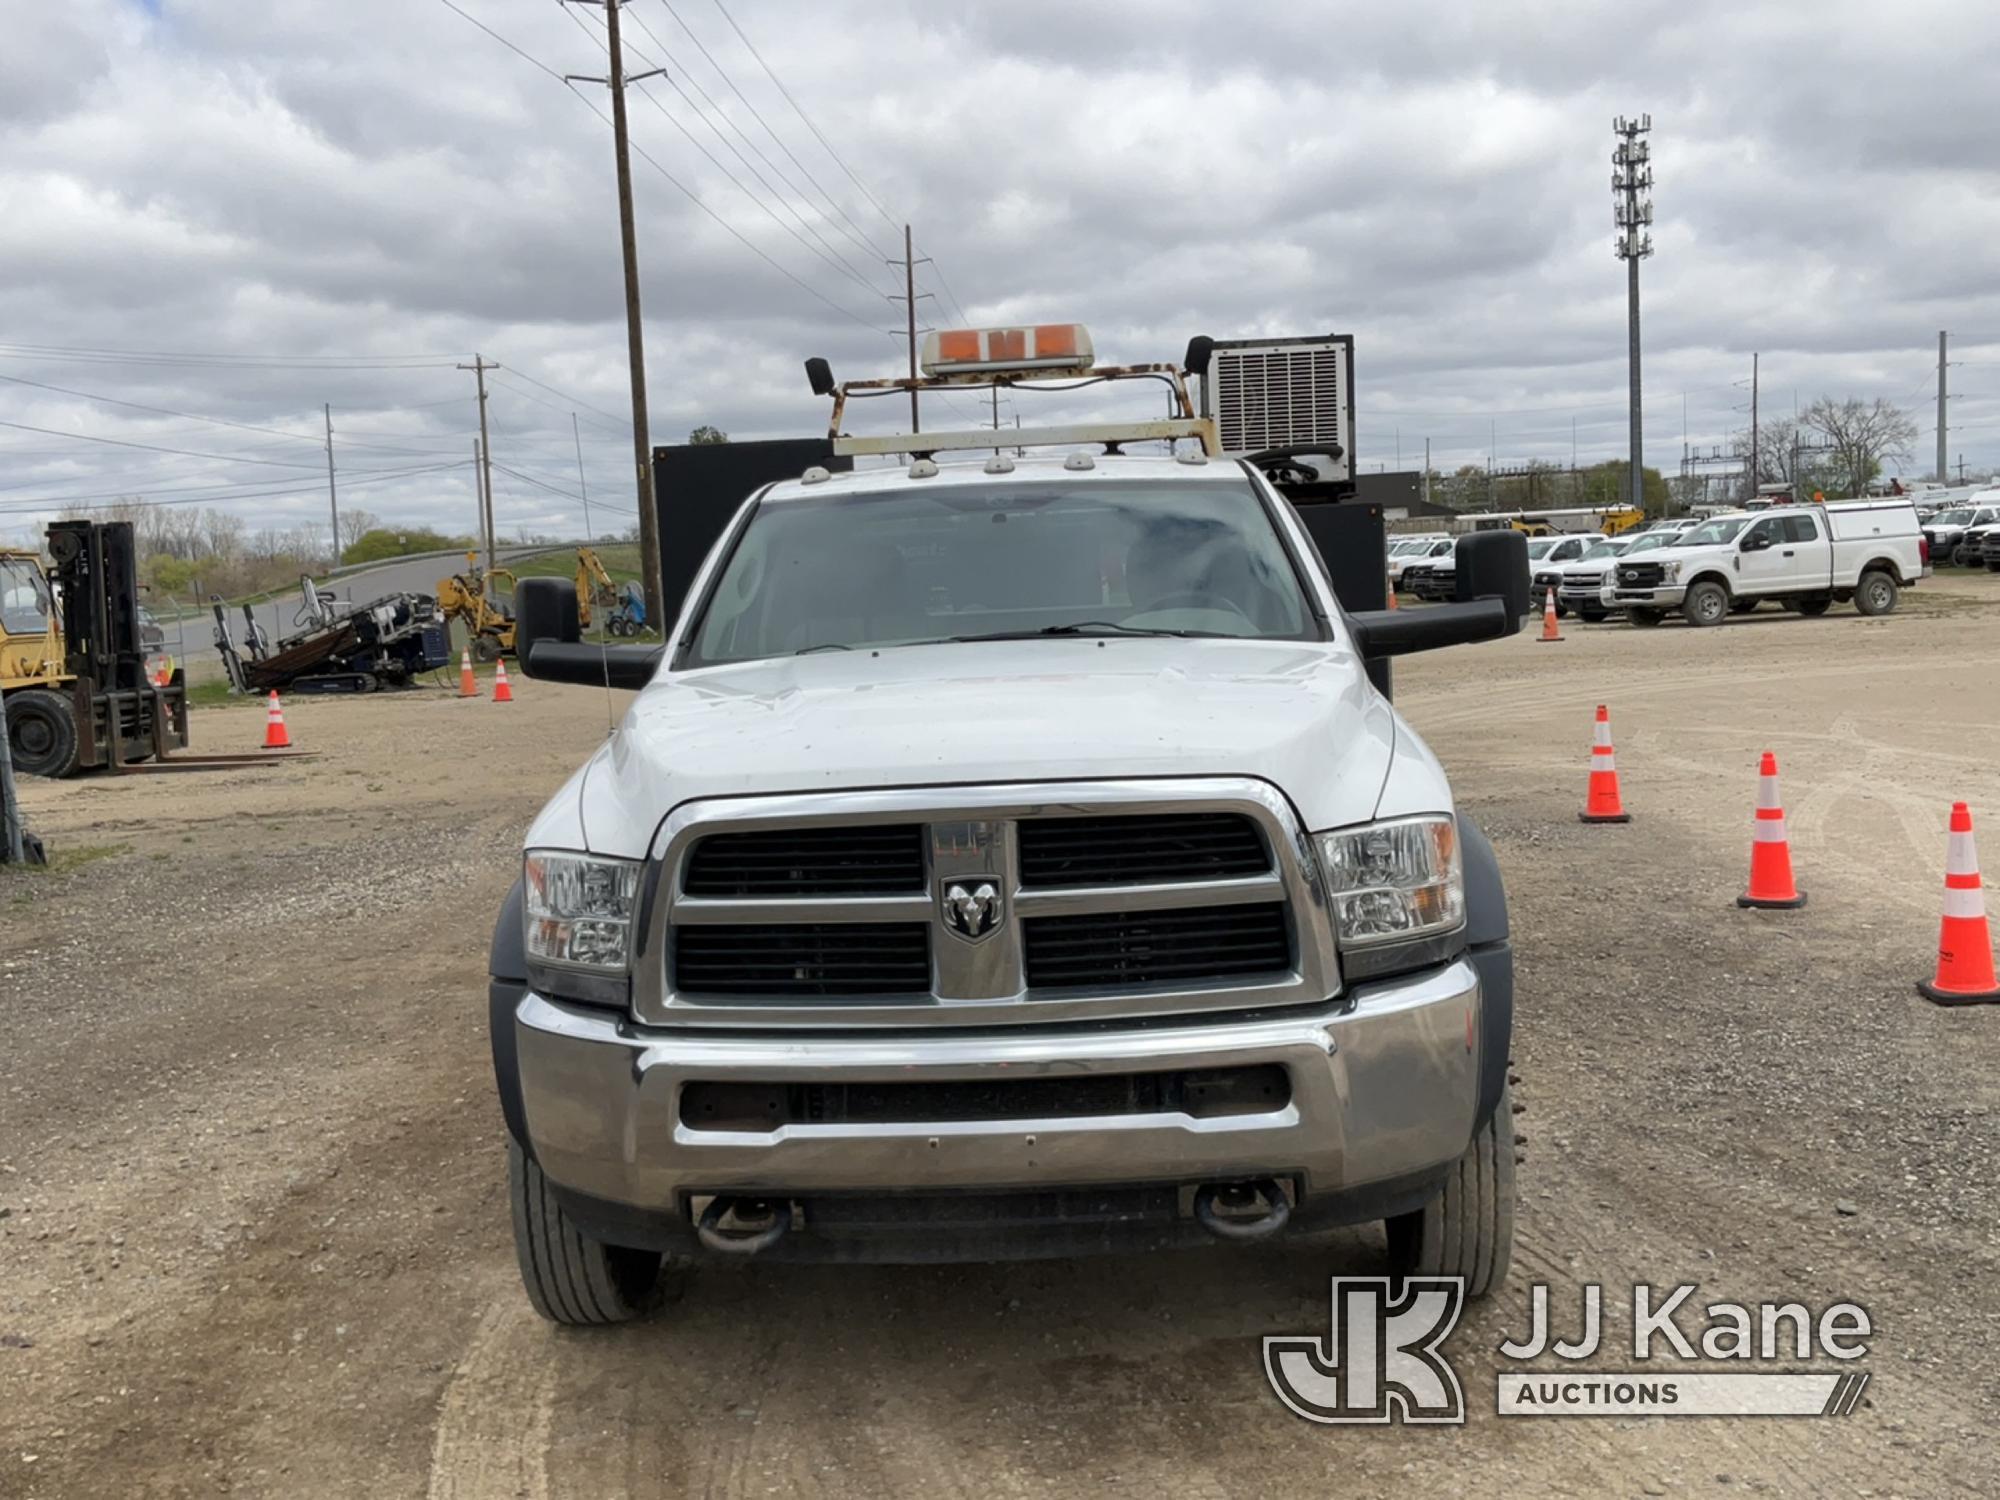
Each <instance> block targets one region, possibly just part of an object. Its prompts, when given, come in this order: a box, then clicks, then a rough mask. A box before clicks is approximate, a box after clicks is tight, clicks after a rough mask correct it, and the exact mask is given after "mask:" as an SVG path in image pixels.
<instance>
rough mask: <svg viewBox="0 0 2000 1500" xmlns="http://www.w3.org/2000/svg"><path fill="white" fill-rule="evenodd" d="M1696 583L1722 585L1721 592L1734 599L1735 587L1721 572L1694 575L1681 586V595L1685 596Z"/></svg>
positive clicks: (1725, 574) (1727, 576)
mask: <svg viewBox="0 0 2000 1500" xmlns="http://www.w3.org/2000/svg"><path fill="white" fill-rule="evenodd" d="M1731 561H1732V562H1734V561H1735V559H1733V558H1732V559H1731ZM1697 583H1719V584H1721V585H1722V591H1723V592H1724V593H1725V594H1727V595H1729V597H1730V598H1732V599H1734V598H1735V597H1736V585H1735V584H1734V583H1732V582H1731V581H1730V578H1729V575H1728V574H1727V573H1722V572H1708V573H1697V574H1695V575H1694V577H1692V578H1690V579H1688V580H1687V581H1686V582H1685V583H1683V584H1682V585H1681V592H1682V594H1684V595H1685V594H1686V593H1687V592H1688V591H1689V590H1691V589H1692V588H1693V587H1694V586H1695V585H1696V584H1697Z"/></svg>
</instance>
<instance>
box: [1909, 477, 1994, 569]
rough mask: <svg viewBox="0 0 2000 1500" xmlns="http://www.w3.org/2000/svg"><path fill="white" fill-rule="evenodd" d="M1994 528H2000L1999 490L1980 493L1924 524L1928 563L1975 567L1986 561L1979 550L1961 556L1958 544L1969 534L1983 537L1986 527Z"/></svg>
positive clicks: (1938, 513)
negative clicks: (1927, 544) (1929, 555)
mask: <svg viewBox="0 0 2000 1500" xmlns="http://www.w3.org/2000/svg"><path fill="white" fill-rule="evenodd" d="M1995 525H2000V490H1985V491H1982V492H1981V493H1979V494H1977V495H1974V496H1973V497H1972V498H1971V499H1970V500H1967V501H1966V502H1965V503H1964V504H1962V505H1954V506H1952V507H1951V508H1950V509H1949V510H1941V511H1939V512H1937V514H1935V515H1933V516H1932V517H1931V518H1930V519H1929V520H1928V521H1925V522H1924V523H1923V533H1924V540H1925V541H1926V542H1928V543H1930V549H1931V562H1932V563H1933V564H1934V565H1935V566H1938V567H1943V566H1944V565H1945V564H1946V563H1954V562H1956V563H1963V564H1965V565H1966V566H1967V567H1974V568H1976V567H1978V566H1979V565H1980V563H1982V562H1983V561H1985V559H1984V558H1983V557H1981V556H1980V555H1979V549H1978V548H1977V547H1976V546H1975V547H1969V548H1967V549H1966V550H1965V552H1964V554H1963V555H1961V553H1960V551H1959V543H1961V542H1962V541H1964V540H1965V537H1966V534H1967V533H1968V532H1973V531H1977V532H1981V533H1982V534H1983V533H1984V531H1985V530H1986V529H1987V528H1988V527H1991V526H1995Z"/></svg>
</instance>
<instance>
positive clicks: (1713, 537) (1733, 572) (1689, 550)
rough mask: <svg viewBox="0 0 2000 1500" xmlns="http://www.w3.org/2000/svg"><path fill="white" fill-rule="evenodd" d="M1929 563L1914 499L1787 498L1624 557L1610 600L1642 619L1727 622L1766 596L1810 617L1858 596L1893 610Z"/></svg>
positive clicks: (1875, 609) (1879, 611)
mask: <svg viewBox="0 0 2000 1500" xmlns="http://www.w3.org/2000/svg"><path fill="white" fill-rule="evenodd" d="M1926 567H1927V559H1926V550H1925V545H1924V539H1923V537H1922V535H1921V534H1920V533H1919V531H1918V529H1917V512H1916V509H1915V507H1913V506H1912V505H1911V504H1910V502H1909V501H1908V500H1906V499H1894V500H1853V501H1847V502H1843V503H1837V504H1831V505H1787V506H1779V507H1776V508H1774V509H1771V510H1763V511H1757V512H1755V513H1754V514H1743V515H1733V516H1717V517H1715V518H1714V519H1712V520H1709V521H1704V522H1703V523H1702V524H1701V525H1700V526H1698V527H1696V528H1695V529H1694V530H1693V531H1690V532H1688V533H1687V534H1686V535H1685V536H1683V537H1682V538H1681V540H1680V541H1679V542H1678V543H1677V544H1676V545H1674V546H1673V547H1671V548H1667V549H1665V551H1664V552H1662V553H1655V554H1648V555H1646V556H1642V557H1631V558H1620V559H1619V561H1618V563H1617V566H1616V570H1615V571H1616V580H1617V581H1616V586H1615V587H1614V588H1613V589H1612V591H1611V595H1610V603H1611V604H1612V605H1613V606H1614V607H1615V608H1618V609H1622V610H1624V611H1625V618H1626V619H1628V620H1630V621H1631V622H1632V623H1633V624H1634V625H1642V626H1646V625H1657V624H1659V623H1660V621H1661V620H1663V619H1664V618H1665V617H1666V616H1667V614H1668V613H1669V612H1670V611H1678V612H1679V613H1680V614H1681V616H1682V617H1683V618H1684V619H1685V620H1686V621H1687V622H1688V623H1689V624H1690V625H1701V626H1708V625H1720V624H1721V623H1722V622H1723V621H1724V620H1725V619H1727V618H1728V617H1729V615H1730V614H1731V612H1732V611H1735V612H1741V611H1742V610H1744V609H1745V608H1754V607H1755V606H1756V605H1757V604H1758V603H1760V602H1761V601H1763V600H1766V599H1775V600H1777V601H1778V602H1780V603H1781V604H1783V606H1784V607H1785V608H1786V609H1788V610H1791V611H1793V612H1794V613H1797V614H1802V615H1819V614H1825V613H1826V611H1827V610H1828V608H1830V607H1831V606H1832V605H1834V604H1836V603H1839V604H1844V603H1846V602H1847V601H1848V600H1850V599H1851V600H1853V601H1854V607H1855V608H1856V609H1858V610H1860V611H1861V613H1862V614H1864V615H1886V614H1889V613H1891V612H1892V611H1894V609H1895V608H1896V602H1897V600H1898V598H1899V597H1900V594H1901V591H1902V590H1903V589H1904V588H1907V587H1908V586H1910V585H1911V584H1914V583H1915V582H1916V581H1917V580H1918V579H1919V578H1921V577H1923V575H1924V573H1925V571H1926Z"/></svg>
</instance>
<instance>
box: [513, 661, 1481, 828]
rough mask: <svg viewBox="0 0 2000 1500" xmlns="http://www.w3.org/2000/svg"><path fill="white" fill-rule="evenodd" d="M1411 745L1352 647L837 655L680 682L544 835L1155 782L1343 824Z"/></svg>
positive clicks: (1362, 815) (586, 773) (1372, 798)
mask: <svg viewBox="0 0 2000 1500" xmlns="http://www.w3.org/2000/svg"><path fill="white" fill-rule="evenodd" d="M1395 746H1396V717H1395V714H1394V713H1393V712H1392V711H1391V709H1390V708H1389V706H1388V705H1387V704H1386V703H1385V702H1384V701H1383V700H1382V698H1381V697H1380V696H1378V695H1377V694H1376V693H1375V692H1374V691H1373V690H1372V689H1371V688H1370V687H1369V686H1368V684H1367V680H1366V678H1365V676H1364V675H1363V674H1362V672H1361V670H1360V666H1359V663H1358V662H1357V660H1356V658H1355V657H1354V655H1353V654H1352V652H1350V651H1348V650H1347V649H1346V648H1345V647H1344V646H1343V645H1333V644H1327V643H1321V642H1294V641H1207V640H1203V641H1192V640H1180V639H1174V640H1143V639H1111V640H1098V639H1094V638H1090V639H1068V640H1037V641H1005V642H1002V641H993V642H967V643H954V644H949V645H938V646H906V647H898V648H894V649H890V650H884V651H882V652H880V653H874V652H869V651H836V652H821V653H815V654H812V655H809V656H797V657H784V658H780V659H776V660H771V661H759V662H748V663H744V664H741V665H734V666H727V667H711V668H704V669H701V670H697V671H693V672H681V673H675V674H669V675H665V676H662V677H661V678H659V679H658V680H656V681H655V682H654V683H653V684H652V685H651V686H649V687H648V688H646V689H645V691H643V692H642V693H641V694H640V695H639V697H638V698H637V699H636V700H635V701H634V702H633V704H632V707H631V710H630V712H629V713H628V714H627V715H626V717H625V722H624V724H623V726H622V727H621V728H620V730H619V732H618V733H617V734H616V735H615V736H614V737H613V738H612V739H611V740H610V741H608V742H607V743H606V744H605V745H604V746H603V747H602V748H601V749H600V750H599V751H598V752H597V754H596V755H595V756H593V757H592V759H591V761H590V762H589V763H588V764H587V765H586V766H585V767H584V769H583V770H582V771H581V772H580V773H579V774H578V775H577V776H576V777H575V778H573V779H572V780H571V782H570V784H569V785H568V786H567V787H565V788H564V789H563V791H562V792H561V793H559V794H558V795H557V797H556V798H555V799H554V800H553V801H552V802H551V803H550V804H549V806H548V807H547V808H546V809H544V811H543V813H542V816H541V817H540V818H538V819H537V820H536V823H535V825H534V827H533V828H532V829H531V831H530V833H529V839H528V841H529V843H530V844H538V843H539V844H544V845H551V846H555V847H575V846H576V844H577V842H578V841H579V840H581V842H582V845H583V847H586V848H589V849H592V850H595V851H598V852H602V853H607V854H616V855H623V856H628V857H639V856H641V855H643V854H645V853H646V852H647V850H648V849H649V848H650V846H651V845H652V842H653V838H654V834H655V832H656V831H657V830H658V828H659V826H660V824H661V823H662V822H663V821H664V820H665V818H666V816H667V814H668V813H670V812H671V811H672V810H673V809H674V808H676V807H678V806H679V805H681V804H682V803H685V802H691V801H696V800H700V799H704V798H711V797H743V796H763V795H771V794H779V793H801V792H803V793H815V792H830V791H840V790H843V789H854V788H866V787H884V786H922V785H929V784H937V785H949V784H953V783H998V782H1037V781H1075V780H1095V779H1111V778H1119V777H1139V776H1143V777H1163V776H1204V775H1230V776H1254V777H1260V778H1262V779H1263V780H1265V781H1268V782H1270V783H1271V784H1273V785H1274V786H1276V787H1278V788H1279V789H1280V790H1281V791H1283V792H1284V793H1285V794H1286V795H1287V796H1288V797H1289V798H1290V799H1291V801H1292V803H1293V805H1294V806H1295V807H1296V808H1297V809H1298V812H1299V815H1300V817H1301V818H1302V819H1303V820H1304V822H1305V825H1306V826H1307V827H1308V828H1313V829H1320V828H1332V827H1339V826H1342V825H1344V824H1349V823H1357V822H1364V821H1366V820H1367V819H1369V818H1370V817H1372V816H1373V815H1374V812H1375V808H1376V806H1377V804H1378V803H1379V801H1380V800H1381V796H1382V789H1383V785H1384V783H1385V781H1386V780H1387V778H1388V774H1389V768H1390V763H1391V761H1392V759H1393V757H1394V753H1395ZM1436 780H1437V783H1438V784H1437V787H1436V794H1435V799H1434V800H1435V803H1436V806H1437V807H1439V808H1448V807H1449V806H1450V797H1449V793H1448V791H1447V789H1446V787H1445V785H1444V782H1443V778H1442V777H1441V776H1439V777H1437V778H1436Z"/></svg>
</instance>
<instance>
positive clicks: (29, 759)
mask: <svg viewBox="0 0 2000 1500" xmlns="http://www.w3.org/2000/svg"><path fill="white" fill-rule="evenodd" d="M7 750H8V755H9V758H10V759H11V760H12V761H13V762H14V769H15V770H16V771H19V772H20V773H21V774H23V775H24V776H51V777H53V776H67V775H69V773H70V772H72V771H74V770H75V769H76V713H75V711H74V710H73V709H71V707H70V704H69V699H67V698H65V697H63V696H62V695H61V694H60V693H51V692H48V691H46V690H45V689H42V688H29V689H28V690H27V691H26V692H21V693H9V694H8V695H7Z"/></svg>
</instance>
